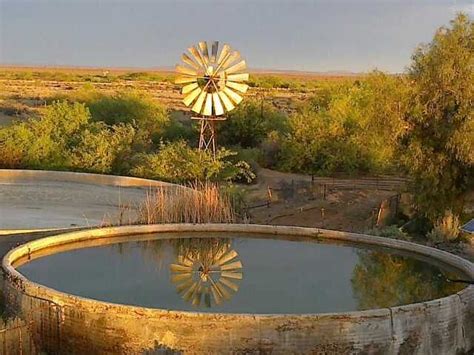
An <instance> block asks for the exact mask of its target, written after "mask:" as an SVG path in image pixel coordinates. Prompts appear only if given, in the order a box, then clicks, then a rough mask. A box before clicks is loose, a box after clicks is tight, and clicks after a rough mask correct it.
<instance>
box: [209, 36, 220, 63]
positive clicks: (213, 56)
mask: <svg viewBox="0 0 474 355" xmlns="http://www.w3.org/2000/svg"><path fill="white" fill-rule="evenodd" d="M218 48H219V42H218V41H214V42H212V50H211V63H215V62H216V59H217V51H218Z"/></svg>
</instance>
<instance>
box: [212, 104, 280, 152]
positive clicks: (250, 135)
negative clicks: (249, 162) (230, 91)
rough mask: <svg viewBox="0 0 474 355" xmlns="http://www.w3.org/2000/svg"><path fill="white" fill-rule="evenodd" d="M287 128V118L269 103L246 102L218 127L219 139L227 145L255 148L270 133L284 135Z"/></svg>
mask: <svg viewBox="0 0 474 355" xmlns="http://www.w3.org/2000/svg"><path fill="white" fill-rule="evenodd" d="M287 126H288V123H287V117H286V116H285V115H284V114H282V113H281V112H279V111H277V110H276V109H275V108H274V107H273V106H271V105H270V104H269V103H267V102H265V101H263V100H262V101H256V100H248V101H246V102H243V103H242V104H241V105H240V106H239V107H238V108H237V109H235V110H234V111H231V112H230V114H229V118H228V119H227V120H226V121H224V122H223V123H222V124H221V125H219V138H220V139H221V141H222V142H224V144H227V145H240V146H241V147H242V148H255V147H257V146H259V144H260V143H261V142H262V140H264V138H265V137H266V136H267V135H268V134H269V133H270V132H273V131H277V132H281V133H284V132H286V131H287V129H288V128H287Z"/></svg>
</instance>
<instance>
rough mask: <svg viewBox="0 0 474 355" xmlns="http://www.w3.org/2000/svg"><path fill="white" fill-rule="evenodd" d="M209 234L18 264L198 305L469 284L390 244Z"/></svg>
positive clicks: (422, 293)
mask: <svg viewBox="0 0 474 355" xmlns="http://www.w3.org/2000/svg"><path fill="white" fill-rule="evenodd" d="M201 236H202V235H199V237H196V236H195V235H183V236H182V237H183V238H180V239H166V240H162V239H156V238H155V237H148V238H151V239H149V240H143V239H141V240H137V241H133V238H130V241H126V242H120V243H114V244H109V245H102V246H96V247H87V248H82V249H75V250H70V251H62V252H61V251H59V252H57V251H55V253H54V254H51V255H47V256H42V257H39V258H36V259H35V258H34V256H33V260H32V261H30V262H28V263H26V264H24V265H21V266H19V267H18V270H19V271H20V272H21V273H22V274H24V275H25V276H26V277H28V278H29V279H31V280H32V281H35V282H38V283H40V284H43V285H46V286H49V287H51V288H54V289H56V290H59V291H64V292H67V293H71V294H74V295H78V296H83V297H88V298H93V299H96V300H102V301H107V302H115V303H123V304H129V305H138V306H143V307H153V308H164V309H173V310H192V311H200V312H232V313H296V314H300V313H321V312H342V311H354V310H363V309H370V308H381V307H390V306H397V305H402V304H409V303H414V302H421V301H427V300H431V299H435V298H439V297H443V296H446V295H449V294H452V293H455V292H457V291H459V290H460V289H462V287H463V285H460V284H453V283H449V282H447V281H446V279H445V278H444V277H443V276H442V275H443V274H444V275H447V276H450V277H454V278H459V277H462V276H461V275H459V274H456V273H455V272H453V270H448V269H447V268H446V267H445V266H442V265H434V264H432V263H429V262H427V261H426V260H420V259H418V258H417V257H414V256H409V255H398V254H396V253H394V252H389V251H388V250H382V249H364V248H360V247H355V246H352V245H336V244H324V243H316V242H314V241H309V240H273V239H268V237H267V238H261V237H259V236H251V238H248V237H242V235H238V234H233V235H231V237H229V238H225V239H223V238H220V236H219V238H201ZM170 237H172V235H170ZM186 237H188V238H186ZM189 237H192V238H189ZM208 237H209V235H208ZM211 237H212V235H211ZM293 239H294V238H293ZM226 259H229V260H226ZM172 265H175V266H172Z"/></svg>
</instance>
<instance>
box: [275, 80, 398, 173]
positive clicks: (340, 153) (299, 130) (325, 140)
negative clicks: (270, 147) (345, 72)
mask: <svg viewBox="0 0 474 355" xmlns="http://www.w3.org/2000/svg"><path fill="white" fill-rule="evenodd" d="M406 95H407V85H406V83H405V81H404V80H403V79H402V78H398V77H391V76H388V75H385V74H383V73H380V72H374V73H371V74H370V75H368V76H367V77H366V78H365V79H363V80H361V81H359V82H356V83H342V84H336V85H334V84H333V85H332V86H325V87H323V88H322V89H321V91H320V92H318V94H317V95H316V96H315V97H314V98H312V99H311V100H309V102H308V103H306V104H305V105H302V106H301V107H299V109H298V111H297V112H296V113H295V114H293V115H292V116H290V119H289V126H290V129H289V133H288V134H286V135H285V136H284V137H283V139H282V144H281V152H280V154H279V157H280V162H279V167H280V168H282V169H284V170H290V171H295V172H304V173H311V174H332V173H336V172H345V173H354V172H376V173H379V172H390V171H391V170H392V169H394V168H395V167H396V166H398V160H397V152H398V146H399V145H398V144H399V139H400V137H401V136H402V134H403V133H404V131H405V125H404V121H403V118H404V112H405V106H406Z"/></svg>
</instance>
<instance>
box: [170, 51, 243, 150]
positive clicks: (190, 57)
mask: <svg viewBox="0 0 474 355" xmlns="http://www.w3.org/2000/svg"><path fill="white" fill-rule="evenodd" d="M188 52H189V53H183V55H182V56H181V59H182V61H183V64H182V65H177V66H176V71H177V72H178V74H179V75H178V77H177V78H176V80H175V83H176V84H185V85H184V86H183V88H182V90H181V92H182V93H183V94H184V95H185V97H184V99H183V103H184V104H185V105H186V106H188V107H191V110H192V111H194V112H195V113H197V114H198V116H197V117H192V118H193V119H198V120H200V121H201V132H200V138H199V149H212V151H213V153H214V155H215V151H216V143H215V139H216V132H215V127H214V126H215V125H214V121H216V120H225V116H224V115H225V113H227V112H229V111H232V110H233V109H234V108H235V107H236V105H238V104H239V103H240V102H241V101H242V96H241V94H243V93H246V92H247V90H248V85H247V84H245V82H246V81H247V80H248V79H249V74H248V73H245V72H244V71H245V70H246V67H247V65H246V62H245V60H242V59H241V58H240V53H239V52H237V51H233V50H232V49H231V47H230V46H229V45H228V44H224V45H223V46H222V49H221V50H220V51H219V42H212V47H211V53H210V54H209V50H208V45H207V42H199V44H198V46H192V47H189V48H188Z"/></svg>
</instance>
